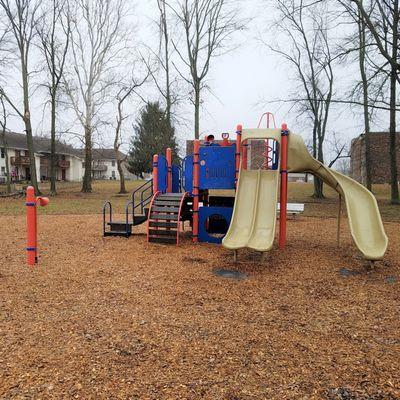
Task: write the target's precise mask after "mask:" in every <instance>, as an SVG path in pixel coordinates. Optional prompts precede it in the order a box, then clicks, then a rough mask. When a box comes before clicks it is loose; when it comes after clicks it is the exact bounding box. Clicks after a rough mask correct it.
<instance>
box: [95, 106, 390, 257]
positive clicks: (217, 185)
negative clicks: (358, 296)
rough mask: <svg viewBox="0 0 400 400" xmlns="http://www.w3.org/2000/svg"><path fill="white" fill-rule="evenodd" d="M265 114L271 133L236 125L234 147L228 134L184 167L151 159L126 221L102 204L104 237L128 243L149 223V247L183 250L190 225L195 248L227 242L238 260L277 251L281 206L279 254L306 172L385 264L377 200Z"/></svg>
mask: <svg viewBox="0 0 400 400" xmlns="http://www.w3.org/2000/svg"><path fill="white" fill-rule="evenodd" d="M264 115H265V116H266V118H267V128H259V127H258V128H257V129H242V126H241V125H238V127H237V130H236V140H235V141H231V140H229V134H223V135H222V137H223V140H222V141H220V143H216V142H214V141H213V140H210V141H208V140H206V141H205V142H204V143H200V141H199V140H195V141H194V142H193V154H189V155H187V156H186V157H185V158H184V159H183V161H182V165H173V164H172V162H171V159H172V157H171V150H170V149H167V150H166V155H165V156H164V155H161V154H158V155H154V157H153V178H152V179H151V180H149V181H147V182H146V183H144V184H143V185H142V186H140V187H139V188H138V189H136V190H135V191H134V192H133V193H132V200H131V201H129V202H128V203H127V204H126V208H125V221H118V222H116V221H113V216H112V215H113V214H112V205H111V203H110V202H106V203H105V204H104V207H103V235H104V236H125V237H129V236H130V235H131V234H132V227H133V226H135V225H138V224H142V223H144V222H146V223H147V240H148V241H149V242H161V243H175V244H179V233H180V229H181V225H182V226H184V223H185V221H188V222H189V223H190V226H191V228H192V240H193V242H209V243H222V245H223V246H224V247H225V248H227V249H230V250H233V251H234V254H235V259H236V257H237V250H239V249H241V248H250V249H253V250H256V251H259V252H263V253H264V252H267V251H269V250H271V249H272V247H273V244H274V239H275V231H276V220H277V209H278V207H279V212H280V215H279V247H280V248H282V247H284V246H285V243H286V217H287V182H288V173H289V172H307V173H312V174H314V175H315V176H317V177H319V178H321V179H322V180H323V181H324V182H325V183H326V184H327V185H329V186H330V187H332V188H333V189H334V190H335V191H336V192H337V193H338V194H339V197H340V200H341V199H342V198H344V200H345V204H346V207H347V214H348V221H349V226H350V231H351V235H352V238H353V240H354V242H355V244H356V246H357V248H358V249H359V250H360V252H361V253H362V255H363V257H364V258H365V259H367V260H371V261H375V260H380V259H382V258H383V256H384V254H385V252H386V248H387V244H388V239H387V236H386V234H385V231H384V228H383V224H382V220H381V216H380V213H379V209H378V205H377V202H376V199H375V197H374V196H373V195H372V194H371V193H370V192H369V191H368V190H367V189H365V188H364V187H363V186H362V185H360V184H359V183H358V182H356V181H354V180H352V179H351V178H349V177H347V176H344V175H342V174H340V173H338V172H336V171H334V170H331V169H329V168H327V167H326V166H324V165H323V164H321V163H320V162H319V161H317V160H316V159H314V158H313V157H312V156H311V155H310V154H309V152H308V150H307V148H306V146H305V144H304V142H303V139H302V138H301V137H300V136H298V135H296V134H294V133H292V132H290V131H289V130H288V129H287V126H286V124H283V125H282V128H281V129H277V128H276V127H275V128H270V127H269V125H270V122H271V121H272V122H273V123H274V124H275V121H274V119H273V116H272V114H270V113H266V114H264ZM264 115H263V116H264ZM263 116H262V117H261V119H260V123H259V126H260V124H261V121H262V118H263ZM137 197H139V199H137ZM278 201H279V204H278ZM340 204H341V202H340ZM107 211H108V221H107V218H106V217H107ZM339 215H340V213H339ZM339 223H340V218H339ZM338 234H339V230H338Z"/></svg>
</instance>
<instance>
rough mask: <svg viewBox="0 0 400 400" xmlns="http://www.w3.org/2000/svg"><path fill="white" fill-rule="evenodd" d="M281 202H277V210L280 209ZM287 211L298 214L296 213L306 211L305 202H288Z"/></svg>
mask: <svg viewBox="0 0 400 400" xmlns="http://www.w3.org/2000/svg"><path fill="white" fill-rule="evenodd" d="M280 206H281V205H280V203H278V204H277V210H278V211H280ZM286 210H287V213H288V214H291V215H293V217H295V216H296V214H300V213H302V212H304V203H287V208H286Z"/></svg>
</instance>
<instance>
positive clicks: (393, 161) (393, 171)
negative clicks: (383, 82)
mask: <svg viewBox="0 0 400 400" xmlns="http://www.w3.org/2000/svg"><path fill="white" fill-rule="evenodd" d="M393 8H394V10H395V12H394V15H393V43H392V60H394V61H396V60H397V56H398V44H399V40H398V39H399V38H398V28H399V11H398V10H399V0H395V1H394V5H393ZM396 78H397V69H396V65H395V63H394V62H393V63H392V65H391V71H390V127H389V132H390V133H389V135H390V178H391V179H390V185H391V203H392V204H400V199H399V183H398V178H397V154H396V136H397V135H396V83H397V82H396Z"/></svg>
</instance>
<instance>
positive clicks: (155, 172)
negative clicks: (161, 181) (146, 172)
mask: <svg viewBox="0 0 400 400" xmlns="http://www.w3.org/2000/svg"><path fill="white" fill-rule="evenodd" d="M157 192H158V155H157V154H154V156H153V193H157Z"/></svg>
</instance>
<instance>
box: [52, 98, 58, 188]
mask: <svg viewBox="0 0 400 400" xmlns="http://www.w3.org/2000/svg"><path fill="white" fill-rule="evenodd" d="M50 129H51V131H50V135H51V139H50V140H51V143H50V196H55V195H56V194H57V191H56V171H57V169H56V168H57V157H56V93H55V90H52V92H51V128H50Z"/></svg>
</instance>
